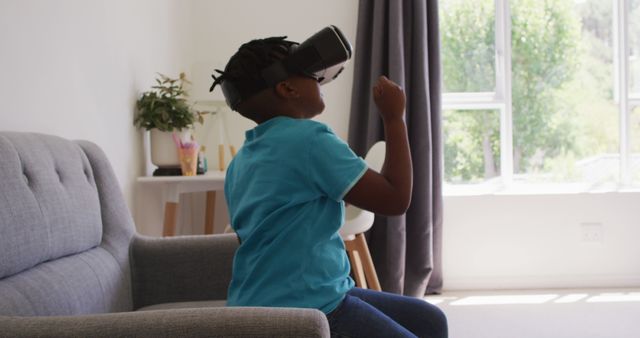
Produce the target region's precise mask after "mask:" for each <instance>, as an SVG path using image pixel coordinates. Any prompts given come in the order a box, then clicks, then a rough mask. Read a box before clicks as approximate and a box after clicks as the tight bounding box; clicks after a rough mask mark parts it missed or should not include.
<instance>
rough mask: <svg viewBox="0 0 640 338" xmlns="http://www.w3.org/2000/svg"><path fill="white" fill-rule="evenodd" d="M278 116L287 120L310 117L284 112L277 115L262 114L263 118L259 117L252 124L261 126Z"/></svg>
mask: <svg viewBox="0 0 640 338" xmlns="http://www.w3.org/2000/svg"><path fill="white" fill-rule="evenodd" d="M280 116H283V117H289V118H292V119H309V118H311V117H308V116H305V115H304V114H302V113H295V112H285V113H277V114H263V116H261V117H260V118H258V119H255V120H254V122H255V123H257V124H262V123H265V122H267V121H269V120H271V119H273V118H275V117H280Z"/></svg>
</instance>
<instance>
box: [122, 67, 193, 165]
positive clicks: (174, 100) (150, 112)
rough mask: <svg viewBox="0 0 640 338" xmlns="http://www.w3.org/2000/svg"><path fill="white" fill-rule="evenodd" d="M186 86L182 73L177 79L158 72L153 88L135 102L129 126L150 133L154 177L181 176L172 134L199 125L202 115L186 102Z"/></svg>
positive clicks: (186, 81)
mask: <svg viewBox="0 0 640 338" xmlns="http://www.w3.org/2000/svg"><path fill="white" fill-rule="evenodd" d="M189 83H190V82H189V81H188V80H187V77H186V75H185V73H180V76H179V77H178V78H177V79H173V78H170V77H168V76H166V75H164V74H160V73H158V78H156V85H155V86H153V87H151V88H152V90H150V91H147V92H144V93H142V96H141V97H140V98H139V99H138V101H137V102H136V108H137V113H136V116H135V118H134V120H133V124H134V125H135V126H136V127H138V128H141V129H142V128H144V129H145V130H149V131H150V133H151V135H150V148H151V162H152V163H153V164H154V165H156V166H158V169H157V170H156V171H155V172H154V173H153V175H154V176H162V175H181V174H182V172H181V168H180V159H179V156H178V151H177V148H176V146H175V143H174V141H173V133H174V132H178V133H183V132H188V131H189V130H190V129H192V128H193V126H194V124H195V123H196V122H198V123H200V124H202V123H203V120H204V118H203V115H204V114H205V113H203V112H199V111H196V110H195V109H193V108H192V107H191V106H190V105H189V103H188V102H187V97H188V94H187V91H186V89H185V85H187V84H189Z"/></svg>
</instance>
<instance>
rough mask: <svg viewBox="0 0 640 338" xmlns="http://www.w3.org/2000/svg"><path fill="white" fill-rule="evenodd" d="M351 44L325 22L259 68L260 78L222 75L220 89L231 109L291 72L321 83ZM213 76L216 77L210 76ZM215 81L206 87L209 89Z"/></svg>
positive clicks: (336, 71) (340, 65)
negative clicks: (307, 36) (276, 57)
mask: <svg viewBox="0 0 640 338" xmlns="http://www.w3.org/2000/svg"><path fill="white" fill-rule="evenodd" d="M351 55H352V50H351V44H350V43H349V41H348V40H347V38H345V36H344V35H343V34H342V32H341V31H340V30H339V29H338V27H336V26H328V27H326V28H324V29H322V30H321V31H319V32H317V33H315V34H314V35H312V36H311V37H310V38H308V39H307V40H305V41H304V42H302V43H301V44H294V45H292V46H291V47H290V48H289V55H287V56H286V57H285V58H284V59H282V60H279V61H276V62H274V63H273V64H271V65H270V66H268V67H266V68H264V69H262V70H261V71H260V74H259V78H260V81H258V83H256V81H255V79H253V80H251V81H250V83H249V81H231V80H229V79H224V80H222V81H221V83H220V85H221V87H222V93H223V94H224V97H225V99H226V101H227V104H228V105H229V107H231V109H233V110H236V109H237V107H238V105H239V104H240V103H241V102H243V101H245V100H247V99H248V98H250V97H251V96H253V95H255V94H257V93H258V92H259V91H261V90H263V89H265V88H269V87H274V86H275V85H276V84H277V83H278V82H281V81H284V80H286V79H287V78H288V77H290V76H292V75H304V76H308V77H311V78H314V79H316V80H317V81H318V82H319V83H320V84H321V85H323V84H325V83H329V82H331V81H333V80H334V79H335V78H336V77H338V75H340V73H341V72H342V70H343V69H344V64H345V63H346V62H347V60H349V59H350V58H351ZM214 79H216V77H215V76H214ZM215 85H216V82H214V84H213V85H212V86H211V88H210V89H209V91H213V88H214V87H215Z"/></svg>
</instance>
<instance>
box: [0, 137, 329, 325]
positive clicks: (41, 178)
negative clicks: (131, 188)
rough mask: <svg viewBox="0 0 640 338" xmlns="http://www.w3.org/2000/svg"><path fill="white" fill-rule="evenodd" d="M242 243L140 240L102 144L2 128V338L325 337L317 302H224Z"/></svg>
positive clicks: (228, 239) (222, 238)
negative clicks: (305, 305)
mask: <svg viewBox="0 0 640 338" xmlns="http://www.w3.org/2000/svg"><path fill="white" fill-rule="evenodd" d="M237 245H238V243H237V238H236V237H235V235H233V234H229V235H210V236H183V237H173V238H151V237H144V236H140V235H138V234H136V233H135V229H134V226H133V221H132V219H131V216H130V213H129V210H128V209H127V206H126V204H125V203H124V200H123V198H122V193H121V191H120V189H119V186H118V182H117V180H116V178H115V175H114V174H113V172H112V169H111V166H110V164H109V162H108V160H107V158H106V156H105V155H104V153H103V152H102V151H101V150H100V149H99V148H98V147H97V146H96V145H95V144H92V143H90V142H87V141H76V142H73V141H68V140H65V139H62V138H59V137H56V136H50V135H43V134H34V133H17V132H0V337H34V336H38V337H47V336H50V337H187V336H202V337H240V336H242V337H259V336H260V337H262V336H272V337H328V336H329V326H328V323H327V320H326V317H325V316H324V314H322V312H320V311H318V310H313V309H291V308H289V309H286V308H257V307H256V308H240V307H236V308H233V307H225V306H224V303H225V299H226V295H227V286H228V284H229V281H230V275H231V262H232V259H233V254H234V252H235V250H236V248H237Z"/></svg>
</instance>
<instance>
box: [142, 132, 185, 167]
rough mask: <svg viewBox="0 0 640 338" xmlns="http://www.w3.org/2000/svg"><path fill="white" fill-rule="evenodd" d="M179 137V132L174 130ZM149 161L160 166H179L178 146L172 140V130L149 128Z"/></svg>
mask: <svg viewBox="0 0 640 338" xmlns="http://www.w3.org/2000/svg"><path fill="white" fill-rule="evenodd" d="M176 135H177V136H178V137H180V132H176ZM149 144H150V148H151V163H153V164H154V165H156V166H158V167H160V168H171V167H180V159H179V158H178V147H177V146H176V143H175V141H174V140H173V132H171V131H160V130H158V129H151V135H150V140H149Z"/></svg>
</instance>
